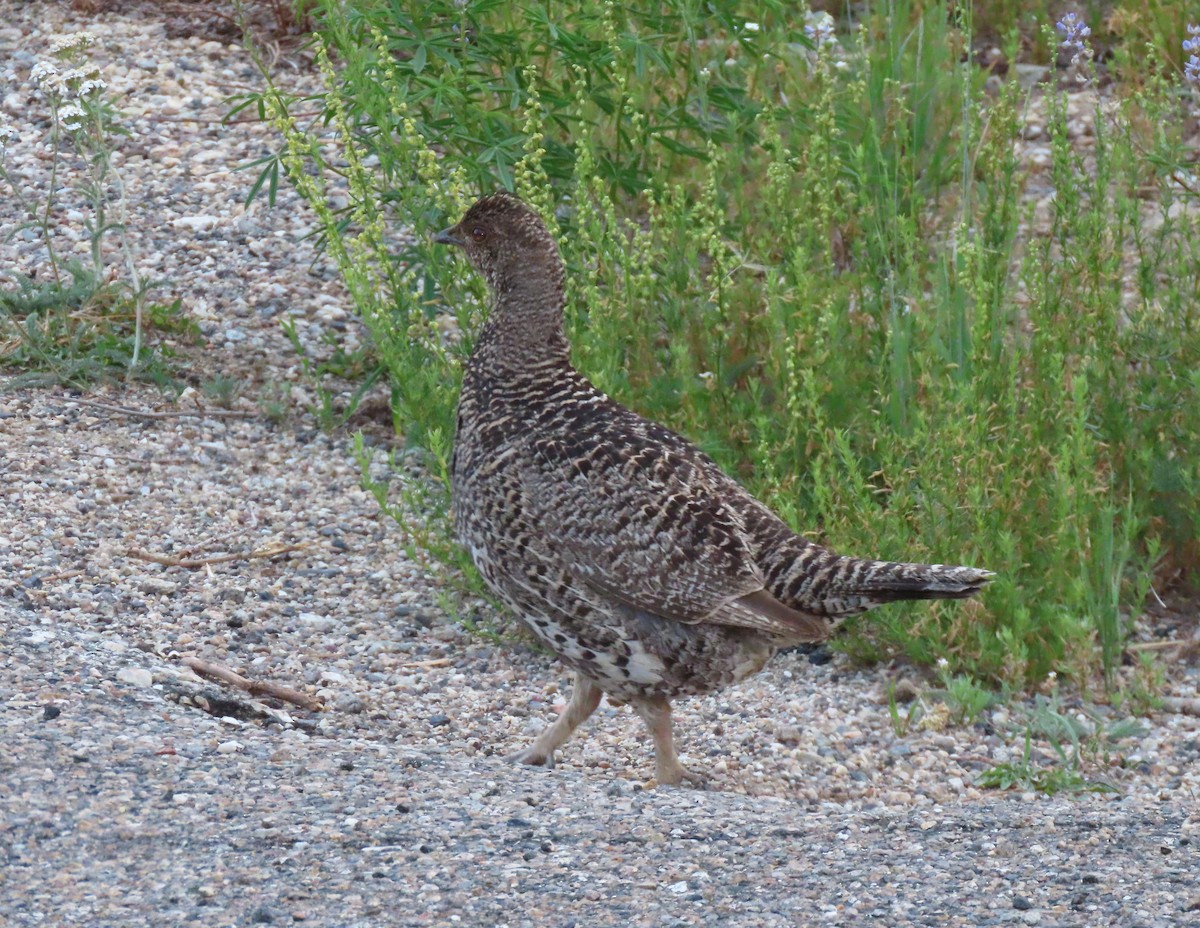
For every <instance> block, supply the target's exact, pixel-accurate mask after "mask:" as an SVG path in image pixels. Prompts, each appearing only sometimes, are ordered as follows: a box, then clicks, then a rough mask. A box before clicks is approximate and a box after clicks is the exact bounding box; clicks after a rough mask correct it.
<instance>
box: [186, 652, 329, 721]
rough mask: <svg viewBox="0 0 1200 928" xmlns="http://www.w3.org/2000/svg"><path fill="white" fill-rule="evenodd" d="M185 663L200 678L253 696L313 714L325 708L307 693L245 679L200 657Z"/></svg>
mask: <svg viewBox="0 0 1200 928" xmlns="http://www.w3.org/2000/svg"><path fill="white" fill-rule="evenodd" d="M183 662H184V664H186V665H187V666H188V667H190V668H191V669H192V670H194V671H195V672H196V673H198V674H199V675H200V676H202V677H208V678H209V679H211V680H220V681H221V682H222V683H228V684H229V685H230V686H234V687H237V688H238V689H240V690H245V691H246V692H247V693H249V694H250V695H251V696H270V697H272V698H274V699H281V700H283V701H284V702H290V703H291V704H292V705H293V706H299V707H300V708H301V709H308V710H310V711H312V712H320V711H321V710H322V709H324V708H325V706H324V705H322V704H321V701H320V700H318V699H316V698H315V697H312V696H309V695H308V694H307V693H301V692H300V691H299V690H294V689H292V688H291V687H290V686H284V685H283V684H281V683H271V682H269V681H266V680H251V679H249V678H248V677H243V676H242V675H241V674H240V673H235V672H234V671H232V670H230V669H229V668H228V667H222V666H221V665H220V664H212V663H209V662H208V661H204V660H201V659H200V658H198V657H185V658H184V659H183Z"/></svg>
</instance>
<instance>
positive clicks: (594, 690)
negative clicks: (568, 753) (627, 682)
mask: <svg viewBox="0 0 1200 928" xmlns="http://www.w3.org/2000/svg"><path fill="white" fill-rule="evenodd" d="M603 695H604V694H603V692H602V691H601V690H600V687H598V686H597V685H596V684H595V683H593V682H592V681H591V680H589V679H588V678H587V677H585V676H584V675H583V674H581V673H578V672H576V674H575V689H574V690H573V691H572V692H571V701H570V702H569V703H567V708H566V709H564V710H563V714H562V715H560V716H559V717H558V719H557V721H555V722H554V724H553V725H550V726H548V727H547V728H546V730H545V731H543V732H542V733H541V734H540V735H538V736H537V740H536V741H534V742H533V744H531V745H530V746H529V747H527V748H526V749H525V750H523V751H517V753H515V754H510V755H509V756H508V759H509V760H511V761H515V762H516V763H518V764H532V765H533V766H535V767H551V768H552V767H553V766H554V752H555V751H557V750H558V749H559V748H560V747H561V746H562V744H563V743H564V742H565V741H566V740H567V739H568V738H570V737H571V733H572V732H574V731H575V729H576V728H578V727H579V726H580V725H581V724H583V722H585V721H586V720H587V718H588V716H590V715H591V714H592V713H593V712H595V711H596V707H597V706H598V705H600V698H601V697H602V696H603Z"/></svg>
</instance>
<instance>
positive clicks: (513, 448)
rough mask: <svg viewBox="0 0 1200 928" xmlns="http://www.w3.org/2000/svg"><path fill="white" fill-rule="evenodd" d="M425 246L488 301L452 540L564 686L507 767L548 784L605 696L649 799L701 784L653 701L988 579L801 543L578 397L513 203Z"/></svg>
mask: <svg viewBox="0 0 1200 928" xmlns="http://www.w3.org/2000/svg"><path fill="white" fill-rule="evenodd" d="M434 240H435V241H436V242H439V243H441V244H446V245H456V246H458V247H460V248H462V249H463V251H464V252H465V253H466V256H467V259H468V260H469V261H470V263H471V264H472V265H473V266H474V267H475V269H476V270H477V271H479V272H480V273H481V274H482V275H483V276H484V278H485V279H486V281H487V284H488V286H489V289H490V290H491V293H492V298H493V300H492V307H491V310H490V312H489V314H488V316H487V319H486V320H485V322H484V324H483V326H482V328H481V330H480V332H479V336H478V340H477V341H476V344H475V347H474V351H473V353H472V354H471V357H470V360H469V361H468V362H467V365H466V368H465V371H464V375H463V385H462V394H461V396H460V398H459V404H458V423H457V433H456V436H455V442H454V451H453V459H452V464H451V492H452V498H453V513H454V515H453V518H454V525H455V529H456V531H457V533H458V536H459V538H460V540H461V542H462V544H463V545H464V546H465V547H466V549H467V551H468V552H469V553H470V556H471V559H472V560H473V561H474V563H475V565H476V567H478V569H479V571H480V573H481V574H482V575H483V577H484V579H485V580H486V582H487V584H488V586H490V587H491V589H492V590H493V591H494V592H495V593H496V594H497V595H498V596H499V597H500V599H501V600H502V601H503V602H504V603H506V604H507V605H508V606H509V607H511V608H512V609H513V610H514V611H515V612H516V613H517V614H518V615H520V616H522V617H523V618H524V620H525V621H526V622H527V623H528V624H529V626H530V628H531V629H532V630H533V633H534V634H535V635H536V636H537V637H538V638H539V639H540V640H541V641H542V642H543V643H544V644H545V645H546V646H547V647H549V648H550V649H551V650H552V651H553V652H554V653H555V654H557V655H558V657H559V658H560V659H561V660H562V661H563V663H565V664H566V665H568V666H569V667H571V668H572V669H573V670H574V671H575V685H574V691H573V693H572V695H571V700H570V703H569V704H568V706H567V708H566V710H565V711H564V712H563V713H562V715H561V716H560V717H559V718H558V720H557V721H555V722H554V723H553V724H552V725H550V726H549V727H548V728H546V729H545V731H543V732H542V733H541V735H539V737H538V738H537V739H536V740H535V741H534V742H533V744H532V746H530V747H529V748H527V749H526V750H524V751H521V752H519V753H517V754H515V755H513V757H512V758H511V759H513V760H516V761H519V762H522V763H526V764H540V765H546V766H553V764H554V752H555V751H556V750H557V749H558V748H559V747H560V746H561V745H562V744H563V743H564V742H565V741H566V740H567V738H568V737H570V735H571V733H572V732H573V731H574V730H575V729H576V728H577V727H578V726H579V724H580V723H581V722H583V721H584V720H585V719H586V718H587V717H588V716H589V715H591V714H592V712H593V711H595V709H596V707H597V706H598V705H599V703H600V699H601V695H602V694H608V695H609V697H610V698H611V699H613V700H614V701H618V702H626V703H629V704H630V705H632V706H633V708H634V709H635V710H636V711H637V713H638V714H639V715H640V716H641V718H642V719H643V721H644V722H645V724H646V726H647V727H648V728H649V730H650V734H651V735H652V737H653V739H654V750H655V768H656V769H655V778H656V780H657V781H658V783H660V784H670V785H679V784H680V783H682V782H683V781H687V782H688V783H689V784H692V785H696V786H701V785H703V783H704V778H703V777H702V776H699V775H697V774H694V773H692V772H691V771H688V770H686V769H685V768H684V767H683V766H682V765H681V764H680V762H679V759H678V757H677V755H676V753H675V745H674V738H673V734H672V725H671V700H672V699H675V698H677V697H680V696H687V695H694V694H702V693H710V692H712V691H714V690H716V689H719V688H721V687H724V686H728V685H729V684H732V683H737V682H738V681H740V680H743V679H745V678H746V677H748V676H750V675H751V674H753V673H756V672H758V671H759V670H761V669H762V667H763V665H765V664H766V663H767V661H768V660H770V659H771V657H772V656H773V655H774V654H775V653H776V652H777V651H778V650H779V649H780V648H782V647H787V646H790V645H795V644H797V643H801V642H817V641H821V640H823V639H825V638H827V637H828V636H829V635H830V633H831V632H832V630H833V629H834V628H835V627H836V626H837V624H838V623H839V621H841V620H842V619H845V618H846V617H847V616H853V615H857V614H859V613H861V612H864V611H866V610H867V609H871V608H873V607H875V606H879V605H882V604H884V603H890V602H894V601H896V600H903V599H962V598H965V597H968V596H971V595H972V594H974V593H976V592H978V591H979V589H980V588H981V587H982V586H983V585H984V584H985V583H986V582H987V581H988V579H989V578H991V577H992V574H991V572H989V571H987V570H980V569H977V568H974V567H947V566H943V565H940V564H903V563H894V562H891V561H876V560H866V559H861V558H853V557H842V556H838V555H836V554H834V553H833V552H832V551H830V550H829V549H827V548H824V547H821V546H820V545H817V544H814V543H812V542H809V541H806V540H805V539H804V538H801V537H800V536H799V535H797V534H796V533H795V532H793V531H792V530H791V529H790V528H789V527H788V526H787V525H786V524H785V523H784V522H783V520H782V519H780V518H779V517H778V516H776V515H775V514H774V513H772V512H771V511H770V510H769V509H767V507H766V506H764V505H763V504H762V503H760V502H758V501H757V500H756V499H754V497H752V496H751V495H750V494H749V493H747V492H746V490H744V489H743V488H742V487H741V486H740V485H739V484H738V483H737V482H735V481H734V480H733V479H731V478H730V477H728V476H727V475H726V474H725V473H723V472H722V471H721V470H720V469H719V468H718V467H717V465H716V463H715V462H713V461H712V460H711V459H710V458H709V457H708V456H707V455H705V454H704V453H703V452H701V451H700V450H699V449H697V448H696V447H694V446H693V445H692V444H690V443H689V442H688V441H687V440H685V439H684V438H682V437H680V436H679V435H677V434H675V433H674V432H672V431H670V430H668V429H666V428H664V427H663V426H661V425H658V424H656V423H654V422H650V421H648V420H646V419H643V418H642V417H641V416H639V415H637V414H636V413H634V412H632V411H630V410H629V409H626V408H625V407H624V406H621V405H620V404H618V403H617V402H615V401H614V400H612V399H610V398H609V397H608V396H606V395H605V394H604V393H602V392H600V391H599V390H597V389H596V388H595V387H593V386H592V385H591V383H589V382H588V381H587V380H586V379H585V378H584V377H583V375H582V374H580V373H579V372H578V371H577V370H575V368H574V367H573V366H572V364H571V360H570V354H569V345H568V342H567V338H566V335H565V334H564V331H563V308H564V303H565V298H564V289H563V283H564V275H565V271H564V268H563V262H562V259H561V257H560V256H559V252H558V247H557V244H556V243H555V240H554V238H553V236H551V235H550V233H549V232H548V231H547V229H546V226H545V224H544V223H543V222H542V220H541V218H540V217H539V216H538V214H537V213H536V212H535V211H534V210H533V209H531V208H530V207H529V206H527V205H526V204H525V203H523V202H522V201H521V200H520V199H518V198H517V197H515V196H513V195H511V194H508V193H496V194H492V195H490V196H486V197H484V198H482V199H480V200H479V201H477V202H476V203H475V204H474V205H473V206H472V207H471V208H470V209H469V210H468V211H467V213H466V215H465V216H464V217H463V218H462V220H461V221H460V222H459V223H458V224H457V225H454V226H451V227H450V228H448V229H445V230H444V231H442V232H440V233H438V234H437V235H436V236H435V239H434Z"/></svg>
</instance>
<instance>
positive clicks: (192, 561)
mask: <svg viewBox="0 0 1200 928" xmlns="http://www.w3.org/2000/svg"><path fill="white" fill-rule="evenodd" d="M310 544H311V542H308V541H302V542H300V543H299V544H296V545H275V546H268V547H266V548H255V549H254V550H253V551H239V552H237V553H236V554H217V555H214V556H213V557H176V556H175V555H173V554H155V553H154V552H153V551H143V550H142V549H141V548H130V549H128V550H127V551H126V552H125V553H126V554H127V555H128V556H129V557H136V558H137V559H138V560H139V561H150V562H151V563H152V564H164V565H166V566H167V567H186V568H188V569H190V570H195V569H196V568H199V567H208V566H209V565H210V564H226V563H228V562H229V561H252V560H255V559H257V558H264V557H278V556H279V555H281V554H291V553H292V552H293V551H303V550H304V549H305V548H307V547H309V545H310Z"/></svg>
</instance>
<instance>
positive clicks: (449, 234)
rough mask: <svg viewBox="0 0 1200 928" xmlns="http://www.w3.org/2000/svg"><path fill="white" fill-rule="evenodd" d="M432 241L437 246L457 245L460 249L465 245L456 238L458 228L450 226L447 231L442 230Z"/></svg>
mask: <svg viewBox="0 0 1200 928" xmlns="http://www.w3.org/2000/svg"><path fill="white" fill-rule="evenodd" d="M433 240H434V241H435V242H437V243H438V244H439V245H458V246H459V247H460V248H461V247H462V246H463V245H465V244H467V243H466V242H464V241H463V240H462V239H461V238H459V237H458V226H451V227H450V228H449V229H442V231H441V232H439V233H438V234H437V235H435V236H434V237H433Z"/></svg>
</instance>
